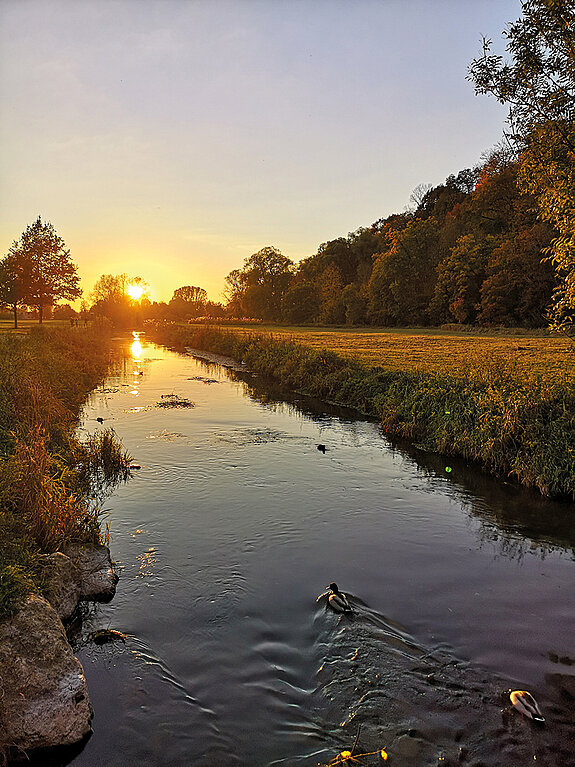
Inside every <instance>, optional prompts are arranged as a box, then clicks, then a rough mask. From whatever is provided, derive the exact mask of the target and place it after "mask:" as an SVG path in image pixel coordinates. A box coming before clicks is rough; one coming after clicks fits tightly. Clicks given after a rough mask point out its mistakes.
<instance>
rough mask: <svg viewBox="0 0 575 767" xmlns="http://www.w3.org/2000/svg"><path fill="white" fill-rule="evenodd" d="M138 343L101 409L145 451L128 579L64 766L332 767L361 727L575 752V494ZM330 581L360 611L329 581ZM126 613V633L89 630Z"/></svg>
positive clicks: (375, 742)
mask: <svg viewBox="0 0 575 767" xmlns="http://www.w3.org/2000/svg"><path fill="white" fill-rule="evenodd" d="M118 343H119V345H120V346H122V348H123V349H124V355H123V357H122V362H121V364H118V366H117V369H116V370H114V372H113V374H111V375H110V377H109V378H108V379H107V380H106V381H105V383H104V385H103V386H102V387H100V388H98V389H97V390H96V391H94V392H93V394H92V396H91V398H90V400H89V402H88V403H87V404H86V406H85V409H84V413H83V420H82V424H81V428H83V429H85V430H87V431H90V432H92V431H95V430H96V429H98V428H102V427H112V428H113V429H114V430H115V431H116V433H117V435H118V436H119V437H120V439H121V440H122V442H123V444H124V446H125V448H126V449H127V450H128V452H129V453H130V454H131V455H132V456H133V458H134V461H135V462H136V463H137V464H139V465H140V466H141V468H140V469H139V470H136V471H135V472H134V473H135V476H134V478H133V479H132V480H131V481H130V482H128V483H127V484H126V485H123V486H121V487H119V488H118V489H117V490H116V491H115V492H114V494H113V495H112V496H111V497H109V498H108V499H107V501H106V504H105V509H106V515H107V516H106V519H107V520H108V521H109V522H110V535H111V539H110V547H111V550H112V555H113V558H114V559H115V561H116V562H117V563H118V566H119V569H120V582H119V585H118V592H117V595H116V597H115V599H114V600H113V601H112V602H111V603H110V604H109V605H99V606H97V607H96V608H95V609H92V610H90V611H89V612H88V613H87V615H86V617H85V620H84V624H83V627H82V631H81V634H80V636H79V637H78V638H77V649H78V657H79V658H80V660H81V662H82V664H83V666H84V669H85V672H86V676H87V679H88V685H89V689H90V694H91V698H92V702H93V705H94V710H95V715H94V721H93V729H94V734H93V735H92V737H91V738H90V739H89V741H88V742H87V743H86V744H85V746H84V747H83V749H82V750H81V752H80V753H78V754H77V755H74V756H73V757H71V756H69V755H68V756H67V757H66V759H64V760H63V761H60V762H58V761H57V760H56V761H54V762H53V763H54V764H57V763H58V764H59V763H62V764H63V763H66V764H67V763H71V764H73V765H74V767H131V766H132V765H139V766H142V767H156V766H158V767H159V766H161V767H164V766H166V767H189V766H191V767H216V766H217V767H228V766H230V767H232V766H236V765H237V766H238V767H240V766H241V767H244V766H245V767H264V766H266V765H301V767H311V765H317V764H328V763H329V762H330V760H333V759H335V758H336V757H337V755H338V753H340V752H341V751H342V750H346V749H347V750H351V749H352V747H353V746H354V742H355V741H356V738H357V742H355V750H354V754H357V753H365V752H367V751H380V750H381V749H385V751H386V753H387V754H388V755H389V760H388V761H389V764H390V765H393V767H396V766H400V765H401V766H404V767H425V766H426V765H433V766H434V765H447V764H451V765H453V764H464V765H477V766H479V765H483V766H484V767H490V766H491V765H493V767H495V766H496V765H497V767H499V766H500V765H506V766H511V767H514V765H524V764H527V763H529V764H531V763H533V761H534V758H535V759H536V760H538V761H536V763H537V764H544V765H546V766H547V767H549V766H550V765H551V766H552V767H566V766H567V765H573V764H575V718H574V714H573V710H574V706H573V703H574V699H575V678H574V673H575V665H573V664H575V648H574V637H575V610H574V605H573V594H574V590H573V579H574V576H575V563H574V547H575V516H574V510H575V507H574V506H573V505H570V504H565V503H557V502H552V501H550V500H546V499H543V498H540V497H538V496H537V495H536V494H534V493H531V492H529V491H526V490H525V489H521V488H518V487H516V486H515V485H513V484H512V483H505V482H501V481H497V480H494V479H491V478H488V477H486V476H484V475H483V474H481V473H480V472H478V471H477V470H476V469H474V468H470V467H468V466H466V465H465V464H463V463H458V462H456V461H446V460H445V459H442V458H441V457H440V456H434V455H429V454H425V453H423V452H421V451H418V450H417V448H416V447H414V446H408V445H402V446H400V445H397V444H391V443H390V442H389V441H388V440H386V438H385V437H384V436H383V435H382V434H381V432H380V429H379V427H378V424H377V423H375V422H373V421H370V420H366V419H364V418H361V417H359V416H357V414H354V413H352V412H351V411H342V410H340V409H337V410H336V409H333V408H330V407H329V406H327V405H325V404H322V403H319V402H317V401H314V400H311V399H308V398H306V397H304V396H302V395H297V394H293V393H289V392H281V391H278V390H277V389H274V388H273V387H271V386H270V385H269V384H266V382H262V381H260V380H259V379H258V378H256V377H254V376H251V375H250V374H249V372H248V371H243V370H242V368H241V365H235V366H233V365H232V367H225V366H222V365H220V364H216V363H215V362H213V361H209V360H206V359H199V358H197V357H196V356H195V355H194V354H193V353H192V352H190V353H188V354H185V355H184V354H178V353H175V352H174V351H170V350H168V349H164V348H161V347H158V346H156V345H154V344H151V343H147V342H146V341H145V340H144V337H143V336H142V337H141V338H139V337H138V335H135V336H134V338H130V339H128V340H124V341H122V342H120V341H118ZM234 368H235V369H234ZM191 403H193V405H194V406H193V407H191V406H188V407H186V406H185V405H186V404H191ZM97 417H100V418H103V419H104V422H103V424H102V425H100V423H99V422H98V421H96V418H97ZM320 444H321V445H325V452H323V451H321V450H318V448H317V445H320ZM330 581H336V582H337V583H338V584H339V586H340V588H341V589H342V590H343V591H345V592H346V593H348V594H349V595H350V599H351V601H352V605H353V607H354V614H353V616H352V617H351V618H350V617H348V616H340V615H336V614H335V613H333V612H331V611H329V610H327V609H326V605H325V600H320V601H319V602H318V601H316V598H317V597H318V595H319V594H321V593H322V592H323V591H324V590H325V587H326V586H327V585H328V584H329V583H330ZM108 627H109V628H113V629H116V630H118V631H121V632H124V633H125V634H126V635H127V638H126V641H125V642H124V643H122V642H114V643H111V644H107V645H103V646H95V645H94V644H92V643H91V642H90V641H89V639H88V636H89V634H90V632H93V631H94V630H96V629H100V628H108ZM510 689H528V690H530V691H531V692H532V693H533V694H534V695H535V697H536V698H537V700H538V702H539V704H540V705H541V707H542V709H543V711H544V714H545V716H546V720H547V722H546V725H545V726H543V727H542V726H536V725H535V724H533V723H532V722H530V721H528V720H527V719H525V718H524V717H522V716H521V715H520V714H519V713H518V712H517V711H515V710H514V709H512V708H511V707H510V705H509V690H510ZM361 763H362V764H364V765H370V764H374V765H375V764H383V761H382V760H381V758H380V757H379V756H378V755H373V756H370V757H365V758H364V759H363V760H362V762H361ZM348 764H357V762H348Z"/></svg>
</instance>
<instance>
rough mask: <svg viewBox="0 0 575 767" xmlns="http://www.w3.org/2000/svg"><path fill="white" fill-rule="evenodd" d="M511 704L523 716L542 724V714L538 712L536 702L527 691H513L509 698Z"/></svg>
mask: <svg viewBox="0 0 575 767" xmlns="http://www.w3.org/2000/svg"><path fill="white" fill-rule="evenodd" d="M509 697H510V698H511V703H513V705H514V706H515V708H516V709H517V710H518V711H521V713H522V714H524V716H526V717H528V718H529V719H533V721H534V722H544V721H545V719H544V717H543V714H542V713H541V711H540V710H539V706H538V705H537V701H536V700H535V698H534V697H533V695H531V693H530V692H527V690H513V692H512V693H511V694H510V696H509Z"/></svg>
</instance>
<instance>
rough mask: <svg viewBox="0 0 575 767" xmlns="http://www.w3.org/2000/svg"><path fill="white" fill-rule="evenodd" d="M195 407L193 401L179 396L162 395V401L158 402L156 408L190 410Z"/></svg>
mask: <svg viewBox="0 0 575 767" xmlns="http://www.w3.org/2000/svg"><path fill="white" fill-rule="evenodd" d="M195 406H196V405H195V403H193V402H192V401H191V400H189V399H186V398H185V397H179V396H178V395H177V394H162V399H161V401H160V402H156V407H166V408H168V407H173V408H188V407H195Z"/></svg>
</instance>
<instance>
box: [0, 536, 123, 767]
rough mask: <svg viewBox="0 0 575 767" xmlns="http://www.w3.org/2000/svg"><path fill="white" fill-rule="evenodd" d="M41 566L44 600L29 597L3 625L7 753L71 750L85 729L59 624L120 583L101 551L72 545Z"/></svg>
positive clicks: (87, 712)
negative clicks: (65, 747)
mask: <svg viewBox="0 0 575 767" xmlns="http://www.w3.org/2000/svg"><path fill="white" fill-rule="evenodd" d="M42 564H43V569H44V576H45V583H46V596H47V599H44V598H43V597H40V596H38V595H35V594H33V595H30V596H29V597H28V599H27V600H26V602H25V604H24V605H23V606H22V607H21V609H20V610H19V611H18V612H17V613H16V614H15V615H14V616H12V617H11V618H9V619H7V620H4V621H0V698H1V705H0V748H2V747H3V748H4V749H6V750H7V751H8V752H9V754H10V755H11V756H18V755H19V754H20V755H24V754H25V753H26V752H28V751H30V750H33V749H37V748H47V747H51V746H63V745H70V744H72V743H75V742H77V741H79V740H81V739H82V738H83V737H84V736H85V735H86V734H87V733H89V732H90V729H91V726H90V722H91V719H92V707H91V705H90V699H89V696H88V690H87V687H86V679H85V677H84V671H83V669H82V666H81V664H80V662H79V661H78V659H77V658H76V657H74V653H73V651H72V648H71V647H70V644H69V642H68V639H67V637H66V631H65V628H64V625H63V623H62V621H66V620H68V619H69V618H70V617H71V616H72V615H73V613H74V612H75V610H76V608H77V606H78V603H79V602H80V601H82V600H90V601H92V600H93V601H98V600H102V601H108V600H110V599H111V598H112V597H113V596H114V593H115V590H116V583H117V581H118V576H117V574H116V572H115V570H114V567H113V564H112V561H111V559H110V552H109V550H108V548H107V547H106V546H86V545H74V546H69V547H68V548H67V549H66V550H65V553H64V552H56V553H55V554H49V555H46V556H44V557H43V563H42ZM0 753H1V752H0Z"/></svg>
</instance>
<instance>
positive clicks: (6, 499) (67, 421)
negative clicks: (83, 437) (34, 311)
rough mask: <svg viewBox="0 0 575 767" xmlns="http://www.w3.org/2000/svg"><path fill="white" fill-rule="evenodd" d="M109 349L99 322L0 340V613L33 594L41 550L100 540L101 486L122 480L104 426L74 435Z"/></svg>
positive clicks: (120, 458) (112, 439)
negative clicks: (95, 325)
mask: <svg viewBox="0 0 575 767" xmlns="http://www.w3.org/2000/svg"><path fill="white" fill-rule="evenodd" d="M109 350H110V347H109V338H108V336H107V335H106V333H102V330H101V329H100V328H94V329H86V330H70V329H67V328H63V329H60V328H58V329H44V328H40V329H34V330H33V331H32V332H30V334H28V335H19V336H17V335H11V334H6V335H2V336H0V618H1V617H6V616H8V615H10V614H11V613H12V612H13V611H14V610H15V609H16V607H17V605H18V602H19V600H20V599H22V598H23V597H24V596H25V595H26V594H27V593H29V592H30V591H39V592H41V590H42V577H41V572H40V568H39V565H38V556H39V555H40V554H45V553H52V552H54V551H57V550H58V549H60V548H61V547H62V546H64V545H65V544H67V543H70V542H98V541H100V540H101V538H102V533H101V529H100V512H99V500H100V499H101V497H102V493H103V491H104V488H105V487H106V486H107V485H108V484H110V483H111V484H113V483H115V482H117V481H120V480H122V479H127V478H128V477H129V474H130V472H129V463H130V458H129V456H127V455H126V454H125V453H124V451H123V450H122V448H121V446H120V445H119V443H118V440H117V438H116V436H115V434H114V433H113V432H112V431H111V430H106V431H104V432H101V433H99V434H98V435H95V436H93V437H90V438H88V440H87V441H86V442H84V443H82V442H80V441H79V439H78V438H77V436H76V435H75V433H74V432H75V428H76V426H77V423H78V415H79V411H80V406H81V404H82V403H83V401H84V399H85V397H86V395H87V394H88V392H89V391H90V390H91V389H93V388H94V387H95V386H96V385H97V384H98V383H99V382H100V381H101V380H102V378H103V377H104V376H105V374H106V371H107V368H108V363H109Z"/></svg>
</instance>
